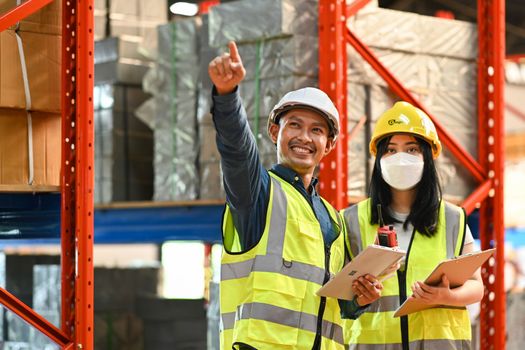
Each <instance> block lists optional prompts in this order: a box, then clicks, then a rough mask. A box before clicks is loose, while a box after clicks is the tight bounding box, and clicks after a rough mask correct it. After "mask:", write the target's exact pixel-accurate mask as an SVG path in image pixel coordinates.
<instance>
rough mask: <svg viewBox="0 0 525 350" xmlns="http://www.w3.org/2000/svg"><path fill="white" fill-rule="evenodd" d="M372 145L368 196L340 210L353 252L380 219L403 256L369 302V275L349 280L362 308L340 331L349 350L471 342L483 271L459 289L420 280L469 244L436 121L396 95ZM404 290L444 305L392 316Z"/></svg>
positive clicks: (369, 240) (370, 238) (372, 239)
mask: <svg viewBox="0 0 525 350" xmlns="http://www.w3.org/2000/svg"><path fill="white" fill-rule="evenodd" d="M370 151H371V153H372V154H373V155H374V156H375V157H376V159H375V163H374V169H373V172H372V178H371V184H370V197H369V198H368V199H366V200H364V201H362V202H360V203H358V204H356V205H353V206H351V207H349V208H347V209H345V210H343V213H344V217H345V221H346V225H347V229H348V238H349V239H348V242H349V246H350V250H351V255H352V256H356V255H357V254H359V252H360V251H362V250H363V249H364V248H366V247H367V246H368V245H370V244H374V243H377V240H376V239H377V238H376V237H377V236H378V235H377V232H378V228H379V226H380V224H381V225H386V226H389V228H390V229H392V228H393V229H394V230H395V231H396V233H397V242H398V245H399V247H400V249H403V250H405V251H406V252H407V255H406V259H405V261H403V262H402V263H401V266H400V268H399V270H398V271H397V278H396V277H395V276H394V277H392V278H389V279H387V280H385V281H383V292H382V296H381V298H380V299H378V300H377V301H375V302H373V303H372V304H370V305H362V304H363V303H361V302H360V299H359V296H361V295H362V294H363V293H366V289H365V288H364V287H365V284H366V281H363V282H358V283H356V285H354V286H353V288H354V292H355V295H357V296H358V298H357V303H358V304H360V305H362V307H363V308H366V310H365V311H364V313H363V314H362V315H361V317H360V318H359V319H357V320H355V321H354V322H352V324H351V325H350V326H348V327H347V329H346V330H345V331H346V337H347V342H348V343H349V346H350V349H361V348H363V349H408V348H409V347H410V349H470V344H471V327H470V321H469V315H468V313H467V310H466V308H465V306H466V305H468V304H472V303H475V302H478V301H480V300H481V298H482V297H483V283H482V281H481V274H480V271H479V270H478V271H477V272H476V273H475V274H474V275H473V276H472V278H471V279H470V280H468V281H467V282H466V283H465V284H464V285H463V286H460V287H458V288H450V285H449V281H448V280H447V278H446V277H443V278H442V280H441V283H440V284H439V285H438V286H429V285H426V284H425V283H423V281H424V279H425V278H426V277H427V276H428V275H429V274H430V272H431V271H432V270H433V269H434V267H435V266H436V265H437V264H438V263H439V262H441V261H442V260H445V259H447V258H452V257H455V256H458V255H460V254H464V253H469V252H472V251H473V250H474V245H473V238H472V234H471V232H470V230H469V229H468V227H467V225H466V217H465V213H464V211H463V210H462V209H461V208H459V207H457V206H455V205H453V204H451V203H448V202H446V201H444V200H443V198H442V192H441V187H440V184H439V179H438V174H437V171H436V167H435V163H434V160H435V159H436V158H437V157H438V156H439V154H440V153H441V142H440V141H439V137H438V134H437V132H436V128H435V126H434V124H433V123H432V121H431V120H430V118H429V117H428V116H427V115H426V114H425V113H424V112H423V111H422V110H420V109H418V108H416V107H414V106H412V105H411V104H409V103H407V102H397V103H395V104H394V106H393V107H392V108H390V109H389V110H387V111H386V112H384V113H383V115H381V117H380V118H379V120H378V121H377V123H376V126H375V130H374V133H373V135H372V139H371V141H370ZM379 208H380V209H379ZM380 216H381V217H380ZM408 297H411V298H417V299H419V300H420V301H422V302H424V303H426V304H432V305H442V307H439V308H431V309H427V310H423V311H419V312H414V313H411V314H409V315H408V316H402V317H393V314H394V311H395V310H396V309H397V308H398V307H399V305H400V304H401V303H402V302H403V301H404V300H406V299H407V298H408ZM365 344H366V345H365Z"/></svg>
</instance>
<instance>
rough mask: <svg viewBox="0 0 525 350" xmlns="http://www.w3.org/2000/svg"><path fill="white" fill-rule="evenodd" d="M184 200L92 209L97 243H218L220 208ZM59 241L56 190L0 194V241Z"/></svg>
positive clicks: (58, 200) (4, 243)
mask: <svg viewBox="0 0 525 350" xmlns="http://www.w3.org/2000/svg"><path fill="white" fill-rule="evenodd" d="M187 203H188V204H187V205H181V204H176V203H174V204H173V205H170V204H166V203H159V205H158V206H155V203H153V202H151V203H148V204H147V205H145V206H141V205H136V206H130V205H128V203H124V204H123V205H122V206H121V207H118V206H114V205H111V206H102V207H98V208H97V207H96V208H95V243H107V244H109V243H162V242H165V241H169V240H185V241H188V240H190V241H204V242H209V243H216V242H220V241H221V220H222V214H223V209H224V206H223V205H221V204H206V205H203V204H196V205H193V204H189V203H191V202H187ZM13 239H16V240H17V241H16V242H14V241H12V240H13ZM59 239H60V194H57V193H46V194H0V245H4V246H5V245H10V244H17V245H18V244H22V243H26V240H27V243H30V244H46V243H47V244H58V243H59ZM8 240H9V241H8ZM30 240H33V241H30Z"/></svg>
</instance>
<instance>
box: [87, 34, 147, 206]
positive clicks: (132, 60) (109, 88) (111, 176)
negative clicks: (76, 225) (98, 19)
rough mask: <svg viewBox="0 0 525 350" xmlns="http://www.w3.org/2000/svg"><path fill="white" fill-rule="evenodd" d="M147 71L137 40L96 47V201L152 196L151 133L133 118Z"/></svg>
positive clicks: (115, 40)
mask: <svg viewBox="0 0 525 350" xmlns="http://www.w3.org/2000/svg"><path fill="white" fill-rule="evenodd" d="M147 69H148V63H147V62H146V61H143V60H141V56H140V54H139V53H138V42H137V41H136V40H131V39H130V38H106V39H104V40H100V41H97V42H96V43H95V91H94V112H95V113H94V119H95V203H107V202H114V201H129V200H150V199H151V197H152V192H153V185H152V183H153V167H152V163H153V133H152V131H151V129H150V128H149V127H148V126H147V125H145V124H144V123H143V122H142V121H140V120H139V119H137V118H136V117H135V115H134V111H135V109H136V108H137V107H138V106H139V105H140V104H141V103H142V102H143V101H145V100H146V99H147V98H148V95H147V94H146V93H145V92H144V91H143V90H142V87H141V82H142V77H143V76H144V73H145V72H146V70H147Z"/></svg>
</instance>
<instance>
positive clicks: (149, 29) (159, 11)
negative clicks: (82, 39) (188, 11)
mask: <svg viewBox="0 0 525 350" xmlns="http://www.w3.org/2000/svg"><path fill="white" fill-rule="evenodd" d="M167 7H168V2H167V1H165V0H150V1H144V0H95V11H94V15H95V40H100V39H104V38H106V37H110V36H113V37H120V36H134V37H136V38H139V40H140V47H141V49H142V50H144V51H147V52H154V51H156V49H157V26H159V25H161V24H163V23H166V20H167V17H168V8H167Z"/></svg>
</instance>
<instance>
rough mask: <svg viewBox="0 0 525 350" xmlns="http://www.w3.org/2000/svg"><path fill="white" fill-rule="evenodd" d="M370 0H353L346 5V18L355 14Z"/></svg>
mask: <svg viewBox="0 0 525 350" xmlns="http://www.w3.org/2000/svg"><path fill="white" fill-rule="evenodd" d="M369 2H370V0H354V2H352V3H350V4H348V5H346V9H345V13H346V18H350V17H352V16H353V15H355V14H356V13H357V12H358V11H359V10H361V9H362V8H363V7H365V6H366V5H367V4H368V3H369Z"/></svg>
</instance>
